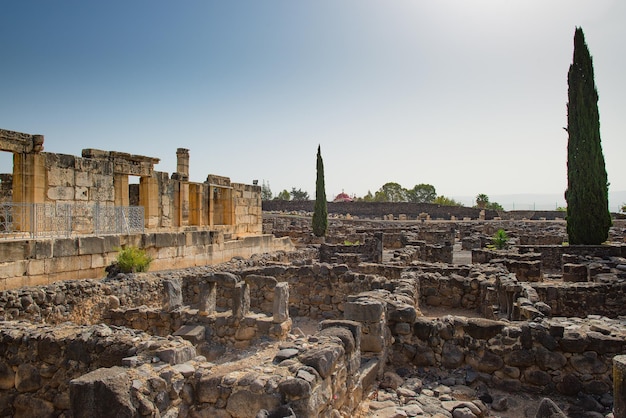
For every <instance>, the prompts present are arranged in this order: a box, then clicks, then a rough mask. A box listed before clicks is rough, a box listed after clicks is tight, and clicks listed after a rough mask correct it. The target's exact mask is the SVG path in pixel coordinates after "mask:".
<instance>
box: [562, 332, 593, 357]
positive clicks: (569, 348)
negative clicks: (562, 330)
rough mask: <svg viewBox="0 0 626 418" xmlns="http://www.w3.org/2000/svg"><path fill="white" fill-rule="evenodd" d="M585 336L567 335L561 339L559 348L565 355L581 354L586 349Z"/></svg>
mask: <svg viewBox="0 0 626 418" xmlns="http://www.w3.org/2000/svg"><path fill="white" fill-rule="evenodd" d="M587 345H588V342H587V338H586V336H583V335H580V334H577V333H568V334H565V335H564V336H563V338H561V340H560V341H559V346H560V347H561V350H563V351H564V352H566V353H582V352H583V351H585V349H586V348H587Z"/></svg>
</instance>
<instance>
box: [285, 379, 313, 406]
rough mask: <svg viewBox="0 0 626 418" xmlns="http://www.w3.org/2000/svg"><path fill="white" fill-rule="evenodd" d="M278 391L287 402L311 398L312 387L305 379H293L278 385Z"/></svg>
mask: <svg viewBox="0 0 626 418" xmlns="http://www.w3.org/2000/svg"><path fill="white" fill-rule="evenodd" d="M278 390H279V391H280V393H282V394H283V395H284V396H285V399H286V400H287V401H295V400H298V399H302V398H308V397H310V396H311V385H310V384H309V382H307V381H306V380H304V379H299V378H292V379H287V380H284V381H282V382H280V383H279V384H278Z"/></svg>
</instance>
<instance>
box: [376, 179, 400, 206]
mask: <svg viewBox="0 0 626 418" xmlns="http://www.w3.org/2000/svg"><path fill="white" fill-rule="evenodd" d="M374 201H376V202H406V189H404V188H403V187H402V186H400V185H399V184H398V183H393V182H389V183H385V184H383V185H382V187H381V188H380V189H379V190H378V191H377V192H376V194H375V195H374Z"/></svg>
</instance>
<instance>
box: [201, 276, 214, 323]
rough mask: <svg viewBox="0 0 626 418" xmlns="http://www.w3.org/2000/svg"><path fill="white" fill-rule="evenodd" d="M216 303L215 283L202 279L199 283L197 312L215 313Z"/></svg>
mask: <svg viewBox="0 0 626 418" xmlns="http://www.w3.org/2000/svg"><path fill="white" fill-rule="evenodd" d="M216 303H217V283H215V282H208V281H203V282H201V283H200V306H199V309H198V314H199V315H201V316H208V315H212V314H214V313H215V305H216Z"/></svg>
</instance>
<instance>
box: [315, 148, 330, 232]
mask: <svg viewBox="0 0 626 418" xmlns="http://www.w3.org/2000/svg"><path fill="white" fill-rule="evenodd" d="M327 228H328V206H327V202H326V186H325V185H324V162H323V161H322V153H321V151H320V146H319V145H318V146H317V179H316V181H315V209H314V210H313V234H315V236H316V237H323V236H324V235H326V229H327Z"/></svg>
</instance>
